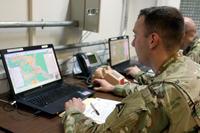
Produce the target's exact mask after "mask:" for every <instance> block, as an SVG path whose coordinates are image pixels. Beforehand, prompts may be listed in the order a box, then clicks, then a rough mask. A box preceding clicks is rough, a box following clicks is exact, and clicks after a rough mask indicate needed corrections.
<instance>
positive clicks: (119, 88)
mask: <svg viewBox="0 0 200 133" xmlns="http://www.w3.org/2000/svg"><path fill="white" fill-rule="evenodd" d="M144 88H146V85H138V84H135V83H126V84H125V85H116V86H115V88H114V90H113V91H112V92H113V94H114V95H117V96H121V97H126V96H128V95H130V94H132V93H134V92H137V91H140V90H142V89H144Z"/></svg>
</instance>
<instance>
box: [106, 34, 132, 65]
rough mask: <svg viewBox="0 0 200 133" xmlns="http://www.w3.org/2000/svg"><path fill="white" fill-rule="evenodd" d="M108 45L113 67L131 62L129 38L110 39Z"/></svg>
mask: <svg viewBox="0 0 200 133" xmlns="http://www.w3.org/2000/svg"><path fill="white" fill-rule="evenodd" d="M108 43H109V53H110V65H111V66H115V65H117V64H120V63H123V62H126V61H130V52H129V50H130V49H129V38H128V36H120V37H114V38H109V40H108Z"/></svg>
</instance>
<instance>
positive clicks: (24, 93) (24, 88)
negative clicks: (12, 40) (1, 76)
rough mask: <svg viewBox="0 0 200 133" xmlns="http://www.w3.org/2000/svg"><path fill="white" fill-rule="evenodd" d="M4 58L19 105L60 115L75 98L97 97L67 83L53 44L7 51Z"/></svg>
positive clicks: (10, 83) (4, 51) (2, 51)
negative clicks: (65, 105) (68, 101)
mask: <svg viewBox="0 0 200 133" xmlns="http://www.w3.org/2000/svg"><path fill="white" fill-rule="evenodd" d="M1 57H2V61H3V64H4V68H5V71H6V74H7V78H8V81H9V85H10V88H11V90H12V91H13V94H14V98H15V100H16V102H17V104H21V105H26V106H28V107H32V108H33V109H36V110H38V111H42V112H45V113H48V114H57V113H59V112H62V111H64V102H65V101H67V100H69V99H71V98H72V97H80V98H82V99H84V98H86V97H88V96H90V95H92V94H93V92H92V91H91V90H88V89H83V88H81V87H78V86H74V85H70V84H66V83H64V82H63V79H62V76H61V73H60V69H59V66H58V62H57V59H56V55H55V51H54V48H53V45H52V44H48V45H39V46H30V47H22V48H13V49H4V50H1Z"/></svg>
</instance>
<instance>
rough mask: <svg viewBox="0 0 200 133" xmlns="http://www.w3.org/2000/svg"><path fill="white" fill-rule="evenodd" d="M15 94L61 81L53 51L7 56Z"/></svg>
mask: <svg viewBox="0 0 200 133" xmlns="http://www.w3.org/2000/svg"><path fill="white" fill-rule="evenodd" d="M5 59H6V64H7V67H8V71H9V73H10V78H11V80H12V83H13V87H14V90H15V93H20V92H23V91H26V90H29V89H32V88H34V87H37V86H41V85H44V84H47V83H49V82H52V81H54V80H58V79H60V78H61V77H60V73H59V69H58V67H57V63H56V60H55V56H54V54H53V50H52V49H50V48H49V49H41V50H35V51H24V52H19V53H13V54H9V55H6V56H5Z"/></svg>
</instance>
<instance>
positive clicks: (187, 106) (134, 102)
mask: <svg viewBox="0 0 200 133" xmlns="http://www.w3.org/2000/svg"><path fill="white" fill-rule="evenodd" d="M133 32H134V33H135V38H134V40H133V42H132V45H133V46H134V47H135V49H136V53H137V55H138V58H139V61H140V62H141V63H143V64H145V65H147V66H149V67H151V68H152V70H153V71H154V72H155V74H156V75H155V77H154V78H153V80H152V82H149V83H148V84H147V85H137V84H126V85H117V86H112V85H111V84H109V83H108V82H107V81H105V80H104V79H96V80H95V82H99V84H100V85H101V86H100V87H98V88H95V89H96V90H99V91H104V92H112V93H113V94H115V95H118V96H122V97H124V99H123V100H122V101H121V103H120V104H118V105H117V106H116V108H115V109H114V111H113V112H112V113H111V114H110V115H109V116H108V118H107V119H106V122H105V123H104V124H97V123H95V122H94V121H93V120H92V119H90V118H87V117H86V116H84V114H83V113H82V112H83V111H84V108H85V106H84V104H83V103H82V101H81V100H80V99H76V98H73V99H71V100H69V101H67V102H66V103H65V110H66V112H65V115H64V117H63V124H64V129H65V133H77V132H80V133H107V132H108V133H138V132H140V133H147V132H148V133H160V132H164V133H167V132H168V133H182V132H198V130H199V126H200V122H199V117H200V107H199V100H200V99H199V94H200V89H199V86H200V69H199V68H200V67H199V65H198V64H196V63H194V62H193V61H191V60H190V59H189V58H186V57H184V56H179V55H177V51H178V50H179V48H180V45H181V38H182V36H183V34H184V22H183V17H182V15H181V13H180V12H179V11H178V10H177V9H176V8H173V7H166V6H162V7H151V8H145V9H143V10H141V11H140V14H139V16H138V19H137V21H136V24H135V26H134V29H133ZM169 40H170V41H169ZM149 57H150V58H149Z"/></svg>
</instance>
